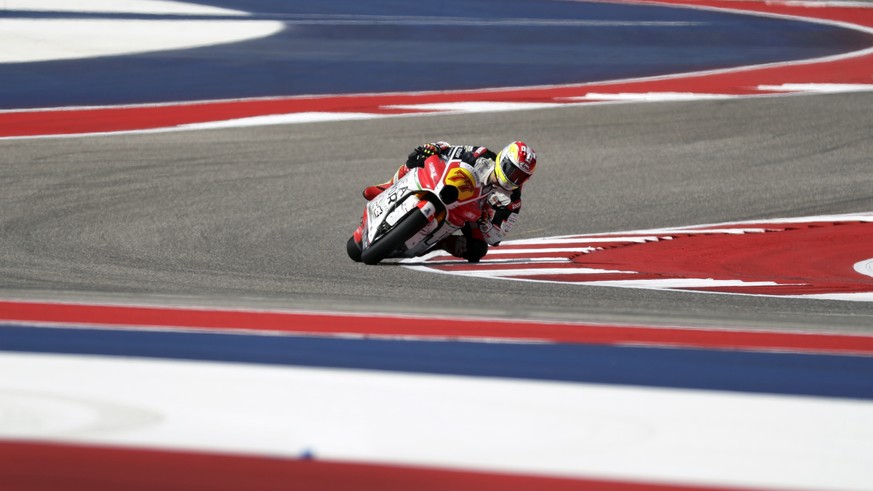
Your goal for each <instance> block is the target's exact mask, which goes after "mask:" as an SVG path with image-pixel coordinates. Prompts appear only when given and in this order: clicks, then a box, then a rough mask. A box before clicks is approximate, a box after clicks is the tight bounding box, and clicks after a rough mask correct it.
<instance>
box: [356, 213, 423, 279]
mask: <svg viewBox="0 0 873 491" xmlns="http://www.w3.org/2000/svg"><path fill="white" fill-rule="evenodd" d="M427 222H428V220H427V217H426V216H424V214H423V213H422V212H421V211H420V210H419V209H418V208H413V209H412V210H411V211H410V212H409V213H407V214H406V216H405V217H403V218H401V219H400V222H398V223H397V225H395V226H394V228H392V229H391V230H389V231H388V233H387V234H385V235H383V236H382V237H380V238H379V239H378V240H376V242H374V243H373V244H371V245H370V247H368V248H367V250H365V251H363V252H362V253H361V260H362V261H363V262H364V264H370V265H373V264H377V263H378V262H379V261H381V260H383V259H385V258H386V257H388V256H389V255H390V254H391V253H392V252H394V251H396V250H397V249H398V248H399V247H400V246H401V245H403V243H404V242H406V241H407V240H409V239H410V238H411V237H412V236H413V235H415V234H416V233H418V231H419V230H421V229H422V228H424V226H425V225H427Z"/></svg>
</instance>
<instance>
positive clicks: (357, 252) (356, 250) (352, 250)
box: [346, 235, 361, 263]
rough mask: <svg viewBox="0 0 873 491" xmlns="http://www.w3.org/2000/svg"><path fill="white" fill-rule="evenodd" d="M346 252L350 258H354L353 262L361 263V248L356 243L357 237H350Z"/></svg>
mask: <svg viewBox="0 0 873 491" xmlns="http://www.w3.org/2000/svg"><path fill="white" fill-rule="evenodd" d="M346 252H348V253H349V257H350V258H352V261H354V262H356V263H359V262H361V248H360V247H359V246H358V243H357V242H355V236H354V235H353V236H351V237H349V241H348V242H347V243H346Z"/></svg>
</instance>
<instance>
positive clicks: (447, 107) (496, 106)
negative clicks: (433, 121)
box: [382, 101, 564, 112]
mask: <svg viewBox="0 0 873 491" xmlns="http://www.w3.org/2000/svg"><path fill="white" fill-rule="evenodd" d="M563 105H564V104H556V103H555V104H553V103H540V102H488V101H482V102H477V101H470V102H441V103H433V104H401V105H390V106H382V107H384V108H386V109H404V110H413V111H447V112H449V111H450V112H492V111H518V110H523V109H545V108H552V107H561V106H563Z"/></svg>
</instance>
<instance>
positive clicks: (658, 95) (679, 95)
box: [562, 92, 739, 102]
mask: <svg viewBox="0 0 873 491" xmlns="http://www.w3.org/2000/svg"><path fill="white" fill-rule="evenodd" d="M737 97H739V96H735V95H727V94H703V93H700V94H698V93H692V92H640V93H635V92H620V93H616V94H609V93H605V92H589V93H588V94H585V95H584V96H582V97H567V98H564V99H562V100H568V101H643V102H661V101H703V100H711V99H734V98H737Z"/></svg>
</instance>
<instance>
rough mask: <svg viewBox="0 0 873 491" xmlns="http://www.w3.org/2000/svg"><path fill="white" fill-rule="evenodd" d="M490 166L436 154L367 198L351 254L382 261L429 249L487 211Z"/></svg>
mask: <svg viewBox="0 0 873 491" xmlns="http://www.w3.org/2000/svg"><path fill="white" fill-rule="evenodd" d="M488 172H490V169H481V168H479V166H471V165H470V164H467V163H465V162H463V161H461V160H460V159H454V158H452V157H451V156H448V157H442V156H440V155H431V156H430V157H428V158H427V159H426V160H425V161H424V165H422V166H421V167H416V168H414V169H410V171H409V172H407V173H406V175H405V176H403V177H402V178H400V179H398V180H397V182H395V183H394V184H393V185H391V187H389V188H388V189H386V190H385V191H383V192H382V194H380V195H379V196H376V197H375V198H373V200H372V201H370V202H368V203H367V205H366V206H365V207H364V215H363V217H362V218H361V225H360V226H359V227H358V229H357V230H355V233H354V234H353V235H352V237H350V238H349V241H348V244H347V245H346V248H347V251H348V254H349V257H350V258H352V259H353V260H354V261H357V262H364V263H365V264H377V263H379V261H382V260H383V259H387V258H408V257H416V256H421V255H424V254H426V253H427V252H429V251H430V250H432V249H433V248H434V247H435V246H436V245H437V244H438V243H439V242H440V241H441V240H443V239H444V238H446V237H448V236H449V235H451V234H453V233H456V232H458V231H459V230H460V229H461V227H463V226H464V224H465V223H467V222H475V221H476V220H478V219H479V218H480V217H481V216H482V203H483V201H484V199H485V196H483V195H482V188H483V184H484V183H485V182H486V178H487V174H488Z"/></svg>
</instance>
